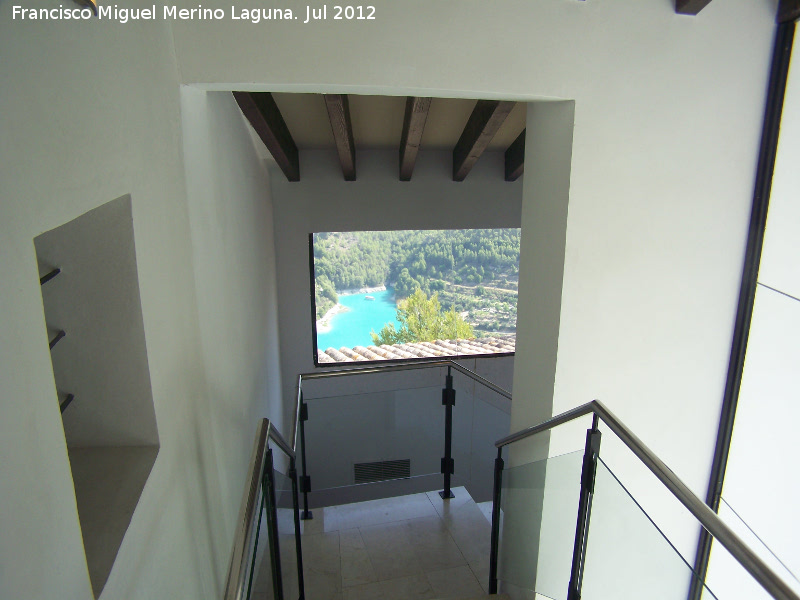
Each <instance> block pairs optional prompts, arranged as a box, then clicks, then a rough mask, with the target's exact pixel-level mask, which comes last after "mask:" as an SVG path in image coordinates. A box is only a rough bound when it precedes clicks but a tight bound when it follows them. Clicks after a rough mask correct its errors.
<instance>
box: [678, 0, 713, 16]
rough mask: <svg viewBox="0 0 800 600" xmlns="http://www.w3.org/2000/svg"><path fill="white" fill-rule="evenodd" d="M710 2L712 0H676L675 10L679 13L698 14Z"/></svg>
mask: <svg viewBox="0 0 800 600" xmlns="http://www.w3.org/2000/svg"><path fill="white" fill-rule="evenodd" d="M709 4H711V0H675V12H676V13H678V14H679V15H696V14H697V13H699V12H700V11H701V10H703V9H704V8H705V7H706V6H708V5H709Z"/></svg>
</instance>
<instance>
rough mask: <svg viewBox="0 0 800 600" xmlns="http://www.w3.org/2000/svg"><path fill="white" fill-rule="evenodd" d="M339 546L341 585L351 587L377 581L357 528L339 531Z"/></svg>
mask: <svg viewBox="0 0 800 600" xmlns="http://www.w3.org/2000/svg"><path fill="white" fill-rule="evenodd" d="M339 547H340V551H341V556H342V587H343V588H347V587H352V586H356V585H363V584H367V583H373V582H375V581H378V576H377V575H376V574H375V569H374V568H373V567H372V561H371V560H370V558H369V554H368V553H367V547H366V546H365V545H364V540H363V539H362V538H361V532H360V531H359V530H358V529H344V530H342V531H340V532H339Z"/></svg>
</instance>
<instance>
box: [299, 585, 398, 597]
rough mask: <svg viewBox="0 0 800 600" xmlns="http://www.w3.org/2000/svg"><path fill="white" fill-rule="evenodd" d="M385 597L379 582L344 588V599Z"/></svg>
mask: <svg viewBox="0 0 800 600" xmlns="http://www.w3.org/2000/svg"><path fill="white" fill-rule="evenodd" d="M383 597H384V596H383V588H382V587H381V584H380V583H379V582H375V583H365V584H363V585H356V586H353V587H349V588H345V589H344V590H342V598H343V600H383ZM309 600H314V598H309Z"/></svg>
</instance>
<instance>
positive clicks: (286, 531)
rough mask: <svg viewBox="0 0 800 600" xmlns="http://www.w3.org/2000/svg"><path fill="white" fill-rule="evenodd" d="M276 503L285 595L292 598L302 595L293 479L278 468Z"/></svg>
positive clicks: (290, 599)
mask: <svg viewBox="0 0 800 600" xmlns="http://www.w3.org/2000/svg"><path fill="white" fill-rule="evenodd" d="M275 504H276V512H277V516H278V547H279V549H280V556H281V579H282V582H283V597H284V599H285V600H292V599H295V598H299V597H300V587H299V581H298V573H297V537H296V536H295V528H294V507H293V503H292V480H291V479H290V478H289V477H288V476H287V475H285V474H283V473H281V472H280V471H277V470H276V471H275Z"/></svg>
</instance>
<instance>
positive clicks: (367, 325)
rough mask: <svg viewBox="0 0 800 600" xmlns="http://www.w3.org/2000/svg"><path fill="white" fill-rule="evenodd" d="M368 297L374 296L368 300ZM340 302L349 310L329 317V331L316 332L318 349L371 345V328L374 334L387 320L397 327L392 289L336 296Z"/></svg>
mask: <svg viewBox="0 0 800 600" xmlns="http://www.w3.org/2000/svg"><path fill="white" fill-rule="evenodd" d="M367 296H372V297H373V298H375V299H374V300H367V299H366V297H367ZM339 304H341V305H342V306H345V307H347V308H348V309H349V310H347V311H345V312H341V313H339V314H337V315H336V316H335V317H333V318H332V319H331V321H330V325H331V330H330V331H329V332H328V333H317V348H318V349H320V350H322V351H323V352H324V351H325V350H327V349H328V348H336V349H337V350H338V349H339V348H341V347H342V346H344V347H346V348H354V347H355V346H371V345H372V338H371V337H370V335H369V332H370V331H373V330H374V331H375V333H377V332H379V331H380V330H381V328H382V327H383V326H384V325H385V324H386V323H394V324H395V327H399V326H400V324H399V323H398V321H397V320H396V319H395V317H396V316H397V306H396V305H395V302H394V291H393V290H392V289H387V290H386V291H383V292H372V293H369V294H352V295H350V296H339Z"/></svg>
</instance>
